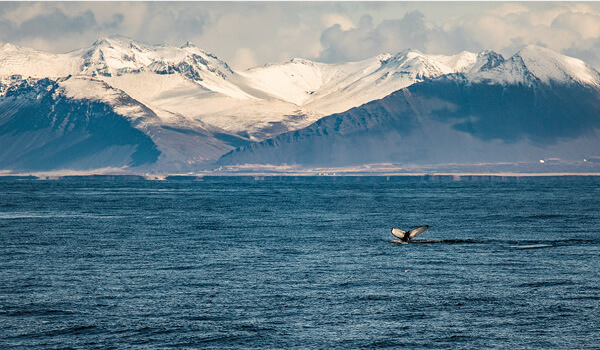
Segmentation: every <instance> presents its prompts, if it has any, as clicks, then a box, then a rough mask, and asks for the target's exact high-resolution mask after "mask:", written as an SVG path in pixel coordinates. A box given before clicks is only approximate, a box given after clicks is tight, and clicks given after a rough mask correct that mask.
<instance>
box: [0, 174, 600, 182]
mask: <svg viewBox="0 0 600 350" xmlns="http://www.w3.org/2000/svg"><path fill="white" fill-rule="evenodd" d="M227 178H232V179H240V180H248V181H273V180H275V181H277V180H302V179H308V178H315V179H318V178H320V179H326V178H340V179H347V180H351V179H355V180H357V181H360V180H361V179H367V178H371V179H376V180H382V181H402V180H408V181H423V182H452V181H498V182H502V181H515V180H521V179H546V180H548V179H562V180H564V179H569V178H574V179H582V178H588V179H590V180H595V181H600V173H498V174H481V173H461V174H452V173H390V174H380V173H351V174H348V173H342V174H325V173H323V174H311V173H299V174H278V173H211V174H161V175H136V174H78V175H40V174H10V175H9V174H5V175H0V181H26V180H55V181H58V180H60V181H70V180H71V181H72V180H75V181H77V180H92V181H210V180H220V179H227Z"/></svg>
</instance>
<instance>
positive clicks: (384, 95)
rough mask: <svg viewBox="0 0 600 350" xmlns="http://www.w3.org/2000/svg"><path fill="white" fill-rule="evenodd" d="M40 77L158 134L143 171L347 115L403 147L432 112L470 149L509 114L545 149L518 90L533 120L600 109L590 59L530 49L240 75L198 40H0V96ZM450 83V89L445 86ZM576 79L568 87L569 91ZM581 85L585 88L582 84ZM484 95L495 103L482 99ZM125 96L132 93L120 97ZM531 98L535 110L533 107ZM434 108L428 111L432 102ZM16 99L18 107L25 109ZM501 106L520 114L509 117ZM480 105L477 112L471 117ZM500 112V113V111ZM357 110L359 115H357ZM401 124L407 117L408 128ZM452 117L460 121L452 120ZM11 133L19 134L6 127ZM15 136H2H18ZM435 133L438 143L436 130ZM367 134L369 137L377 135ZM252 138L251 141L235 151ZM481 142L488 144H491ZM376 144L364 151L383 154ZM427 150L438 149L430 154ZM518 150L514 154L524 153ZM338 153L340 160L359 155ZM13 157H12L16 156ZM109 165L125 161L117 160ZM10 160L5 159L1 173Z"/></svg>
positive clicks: (252, 145) (296, 61)
mask: <svg viewBox="0 0 600 350" xmlns="http://www.w3.org/2000/svg"><path fill="white" fill-rule="evenodd" d="M31 76H33V77H37V79H51V80H53V81H55V82H56V84H57V86H58V88H57V89H55V92H54V94H55V96H54V97H55V101H58V100H60V99H61V98H67V99H70V100H72V101H80V102H78V103H80V104H81V105H82V106H84V105H86V104H88V103H90V102H94V101H95V102H99V103H101V104H103V105H105V106H106V108H109V109H110V110H111V111H114V112H115V113H116V114H117V115H120V116H121V117H122V118H123V120H125V121H126V122H127V123H128V124H129V125H130V126H132V127H133V128H135V129H137V130H139V131H141V132H143V133H144V134H145V135H148V136H149V137H150V140H151V141H152V142H153V143H154V145H155V147H156V149H157V150H158V151H159V152H160V155H159V156H158V157H157V159H156V160H154V161H152V162H148V163H144V165H143V166H142V165H140V163H135V164H137V166H138V167H140V166H142V167H143V168H145V169H148V170H152V169H163V170H168V169H177V170H178V171H179V170H184V169H200V168H206V167H210V166H211V164H213V163H214V162H215V161H217V159H219V158H220V157H221V156H223V154H225V153H227V152H232V153H230V154H229V155H227V156H224V157H223V159H229V160H231V159H232V158H231V157H232V156H231V155H232V154H235V155H236V157H237V156H238V155H239V154H241V153H240V152H247V150H248V149H254V150H256V149H258V148H260V147H262V146H261V145H264V144H266V143H271V144H276V143H279V144H281V139H282V138H284V137H287V136H286V135H288V134H286V133H292V134H294V133H296V132H298V133H299V134H310V133H311V132H316V131H315V130H320V132H323V131H325V132H329V133H331V132H332V131H333V133H334V134H335V133H337V134H339V135H341V136H344V135H347V134H344V133H341V132H340V130H339V129H338V130H333V129H330V128H329V129H318V128H317V129H315V128H314V125H315V123H325V121H323V118H325V120H335V118H339V116H340V115H344V114H345V115H346V117H344V118H342V119H340V120H341V124H340V125H347V129H346V131H348V133H350V134H352V132H351V130H355V131H356V130H358V129H356V127H357V125H358V126H361V125H362V126H361V127H363V129H362V130H363V131H361V132H363V133H370V132H373V130H371V129H370V128H369V127H375V128H384V129H385V128H391V129H394V130H395V131H396V132H397V135H395V136H390V135H388V136H385V137H388V138H390V137H391V139H390V140H393V142H392V141H391V142H392V144H395V143H396V142H397V141H398V140H400V139H402V137H404V136H405V135H404V136H403V134H402V132H400V131H401V130H405V131H406V130H408V129H406V128H407V127H409V126H410V125H411V123H415V121H416V122H419V118H424V117H423V116H427V117H431V115H432V113H433V114H435V118H434V119H436V122H437V123H440V122H442V124H444V123H445V124H447V125H445V126H444V127H443V128H442V127H441V126H440V125H437V124H435V125H434V124H431V125H430V127H432V128H434V129H436V128H437V129H436V130H437V131H436V132H440V133H446V134H447V135H450V134H452V135H454V137H457V138H461V137H462V136H464V134H469V135H470V136H469V137H472V138H473V137H474V140H475V141H474V140H470V141H469V140H466V139H465V140H463V141H461V142H463V143H464V145H467V144H472V145H475V144H476V143H477V142H479V141H477V140H483V139H486V140H500V142H510V140H509V138H508V137H507V135H508V134H502V135H501V136H502V137H497V136H498V135H497V134H498V132H505V131H506V130H505V129H506V128H505V127H503V123H505V122H504V119H503V118H508V120H511V122H512V123H516V124H518V125H521V127H523V128H529V129H526V132H525V133H523V132H522V131H519V132H514V134H515V135H527V137H529V141H528V142H535V140H534V139H535V137H538V138H539V139H540V140H541V141H540V144H548V142H546V141H548V140H549V139H548V140H547V139H544V137H549V135H550V136H551V138H554V137H555V136H554V134H552V133H550V134H549V133H546V134H544V133H543V132H537V133H536V132H534V131H532V130H533V129H532V128H533V126H531V125H528V124H526V123H522V122H520V121H519V119H518V118H516V117H515V115H516V114H518V113H517V112H518V111H517V108H513V107H511V105H510V104H509V103H508V101H507V100H502V98H503V97H502V95H501V94H500V92H502V91H504V93H506V92H508V96H511V98H518V99H520V100H519V101H520V102H519V103H520V104H518V106H519V108H525V109H524V110H522V111H521V112H522V113H525V114H526V115H533V116H536V118H537V115H538V114H539V113H537V112H535V110H536V108H538V109H539V106H538V107H535V103H536V102H535V101H536V99H537V101H538V102H537V103H546V104H548V105H552V106H554V108H555V109H557V110H561V111H563V112H564V113H570V112H573V111H575V112H576V113H575V117H574V118H573V120H576V121H577V123H580V124H581V125H584V124H585V123H583V121H584V119H585V118H583V117H581V116H580V114H581V113H583V111H594V113H595V106H594V104H595V103H596V102H595V101H596V100H595V99H596V97H597V96H596V95H597V90H598V86H600V84H599V82H600V77H599V74H598V72H597V71H596V70H595V69H593V68H592V67H590V66H589V65H587V64H585V63H584V62H583V61H581V60H578V59H575V58H571V57H568V56H564V55H561V54H558V53H556V52H553V51H551V50H548V49H545V48H541V47H537V46H527V47H525V48H523V49H522V50H520V51H519V52H517V53H515V54H514V55H513V56H511V57H510V58H508V59H505V58H504V57H503V56H502V55H500V54H498V53H495V52H493V51H489V50H486V51H482V52H480V53H471V52H467V51H463V52H461V53H458V54H456V55H450V56H445V55H429V54H424V53H422V52H420V51H418V50H414V49H406V50H402V51H401V52H399V53H396V54H379V55H376V56H374V57H372V58H369V59H366V60H363V61H358V62H348V63H339V64H326V63H319V62H313V61H310V60H307V59H302V58H293V59H291V60H288V61H286V62H283V63H273V64H267V65H264V66H261V67H254V68H251V69H249V70H245V71H236V70H234V69H231V68H230V67H229V65H228V64H227V63H226V62H224V61H221V60H220V59H218V58H217V57H216V56H215V55H213V54H211V53H208V52H206V51H204V50H201V49H199V48H198V47H196V46H194V45H193V44H191V43H189V42H187V43H186V44H184V45H183V46H181V47H174V46H169V45H154V44H146V43H141V42H137V41H135V40H132V39H129V38H126V37H121V36H117V37H108V38H101V39H98V40H97V41H96V42H95V43H93V44H92V45H91V46H90V47H88V48H84V49H80V50H75V51H72V52H69V53H66V54H49V53H44V52H42V51H38V50H34V49H27V48H20V47H17V46H14V45H11V44H3V45H2V46H1V47H0V99H3V98H5V97H4V96H3V94H4V93H5V92H6V91H7V90H8V89H9V88H10V87H11V86H13V85H15V84H18V82H19V81H23V80H26V79H32V78H28V77H31ZM442 86H444V87H446V88H447V89H448V91H446V92H445V91H443V89H442V88H441V87H442ZM470 86H471V87H470ZM472 86H475V87H472ZM519 86H525V87H526V88H520V87H519ZM565 86H567V87H568V88H564V89H563V87H565ZM573 86H577V87H578V88H577V89H572V87H573ZM531 89H533V90H531ZM425 90H427V91H425ZM559 91H560V93H559ZM484 92H485V93H487V94H490V96H495V97H494V98H496V99H495V100H494V99H491V98H490V97H489V96H488V97H486V96H485V95H482V94H484ZM115 94H116V95H115ZM519 94H521V95H519ZM561 94H562V95H561ZM117 95H118V96H122V97H123V96H125V97H126V98H125V97H123V98H115V96H117ZM392 95H393V96H396V97H398V96H400V95H402V96H403V97H402V98H396V97H395V98H394V99H393V101H391V100H390V99H389V98H388V97H389V96H392ZM411 95H415V96H416V97H411ZM477 95H481V96H478V97H477V98H478V99H480V100H481V101H486V103H487V104H488V106H487V107H485V108H487V109H488V110H489V111H488V112H486V113H487V114H486V113H483V112H482V110H483V108H484V106H482V105H480V104H478V103H477V98H475V97H473V96H477ZM563 95H564V96H569V98H571V99H572V100H573V101H576V102H577V101H579V100H582V99H587V100H589V101H588V102H586V103H578V102H577V103H575V104H572V106H571V107H568V106H567V104H568V103H569V101H567V100H566V99H565V98H563V97H564V96H563ZM27 96H29V95H24V97H23V98H24V100H23V103H24V104H27V103H34V102H35V101H34V99H35V97H33V96H29V97H27ZM465 96H471V97H468V98H466V97H465ZM549 97H552V98H553V99H554V100H556V101H559V102H560V103H558V102H555V101H553V100H552V99H550V98H549ZM428 98H429V99H430V98H433V102H432V103H430V102H427V99H428ZM465 98H466V99H465ZM527 99H529V100H527ZM384 100H385V101H387V102H385V101H384ZM525 100H527V103H525V102H524V101H525ZM530 100H531V101H533V105H529V104H528V103H529V102H531V101H530ZM587 100H586V101H587ZM28 101H29V102H28ZM45 101H49V100H45ZM123 101H127V102H123ZM378 101H379V102H378ZM372 102H376V103H375V105H378V107H377V108H374V109H372V107H369V106H373V105H369V104H370V103H372ZM48 103H50V104H52V103H54V102H48ZM390 103H391V104H394V103H396V104H398V106H391V105H390ZM386 104H388V106H387V107H386ZM365 105H369V106H367V107H364V106H365ZM426 105H429V106H428V107H424V106H426ZM584 105H585V106H584ZM8 106H9V105H5V109H6V110H0V126H1V125H3V123H4V122H3V120H4V121H6V120H9V119H10V118H12V116H13V115H14V113H15V111H13V110H9V109H8V108H9V107H8ZM10 106H11V107H10V108H13V109H14V108H19V107H18V106H16V105H15V104H11V105H10ZM382 106H383V107H382ZM415 106H417V107H415ZM432 106H433V107H432ZM440 106H441V107H440ZM494 106H495V107H494ZM498 106H503V108H505V109H506V110H507V111H509V112H502V111H501V110H500V109H499V107H498ZM434 107H435V108H438V109H437V110H436V109H435V108H434ZM442 107H443V108H442ZM356 108H358V109H361V108H362V109H361V110H362V111H367V117H365V116H360V118H359V117H357V114H356V113H355V111H352V110H353V109H356ZM398 108H400V109H398ZM453 109H454V111H453ZM350 111H352V112H350ZM407 111H411V112H410V113H412V114H410V113H409V114H410V115H411V116H412V117H411V118H412V119H411V118H408V119H402V118H400V119H398V118H399V117H398V113H407ZM456 111H460V112H456ZM474 111H475V112H476V113H475V114H476V115H462V114H461V113H463V114H464V113H467V114H468V113H471V114H472V113H474ZM492 112H493V113H495V114H493V115H492V114H491V113H492ZM477 113H479V114H481V113H483V114H485V115H486V116H485V117H482V116H483V114H481V115H479V114H477ZM503 113H504V114H503ZM536 113H537V114H536ZM548 113H549V115H550V116H552V118H550V119H549V121H548V122H547V123H549V124H548V126H544V125H542V126H541V127H538V129H539V130H545V129H548V130H549V131H548V132H550V131H552V132H554V129H552V128H557V125H558V126H560V125H561V123H562V121H561V119H560V118H559V116H558V115H556V113H554V112H553V111H548ZM578 113H579V114H578ZM349 115H350V116H351V115H354V117H352V118H354V119H352V118H351V117H348V116H349ZM328 116H333V117H328ZM413 117H414V118H413ZM20 118H25V116H24V115H21V116H20ZM348 118H350V119H348ZM486 118H487V119H486ZM588 119H593V118H588ZM74 120H76V121H78V122H80V120H83V119H80V118H78V117H77V118H75V119H74ZM349 120H351V121H352V122H349ZM399 120H400V121H402V120H403V122H404V123H406V124H402V123H399V122H398V121H399ZM449 120H453V121H452V123H450V122H448V121H449ZM491 122H494V123H500V124H499V126H500V127H497V128H496V129H497V130H496V131H494V130H495V129H494V128H490V127H488V126H486V125H485V123H491ZM538 122H540V121H538ZM353 123H355V124H356V125H352V124H353ZM386 123H387V124H386ZM519 123H520V124H519ZM516 124H515V125H516ZM119 125H121V124H119ZM319 125H321V124H319ZM578 125H579V124H578ZM595 125H596V124H595V123H590V126H589V127H591V128H592V129H593V128H595V127H596V126H595ZM365 126H366V128H364V127H365ZM448 127H449V129H448ZM530 129H531V130H530ZM550 129H552V130H550ZM310 130H312V131H310ZM565 130H566V131H567V133H566V134H569V132H572V133H573V135H579V134H580V133H582V132H583V131H582V130H584V129H582V128H579V129H577V128H566V129H565ZM594 130H595V129H594ZM5 132H6V133H8V134H10V132H9V131H7V130H5ZM494 132H495V133H496V134H494ZM454 133H458V134H454ZM8 134H5V135H4V136H2V135H0V137H4V139H5V142H10V141H9V140H10V139H11V138H10V135H8ZM373 134H374V135H375V134H376V133H375V132H373ZM551 134H552V135H551ZM7 135H8V136H7ZM278 135H282V136H278ZM461 135H462V136H461ZM532 135H533V136H535V135H537V136H535V137H533V136H532ZM569 135H570V136H569V137H571V136H572V135H571V134H569ZM82 137H83V136H82ZM344 137H345V136H344ZM382 137H383V136H382ZM385 137H383V138H384V139H385ZM428 137H430V138H435V137H434V136H433V134H431V135H429V136H428ZM336 140H337V141H336V142H342V141H340V140H338V139H336ZM362 140H363V141H365V142H367V138H365V139H362ZM261 142H263V143H261ZM343 142H348V140H345V141H343ZM343 142H342V143H343ZM373 142H374V141H373V140H370V141H368V142H367V143H370V144H375V143H373ZM415 142H416V140H415ZM494 142H496V141H494ZM519 142H520V141H519ZM140 145H141V144H140ZM244 145H246V146H247V147H246V148H242V149H240V150H237V151H234V149H235V148H236V147H238V146H244ZM138 146H139V145H138ZM592 146H593V145H592ZM136 147H137V146H136ZM477 147H479V148H481V149H484V148H485V147H484V145H478V146H477ZM594 147H595V146H594ZM376 148H377V147H374V146H373V147H371V148H369V147H365V149H372V150H374V151H376V152H380V151H381V150H376ZM413 148H414V147H413ZM244 150H246V151H244ZM421 151H424V150H423V149H421ZM425 151H427V152H429V153H431V150H425ZM413 152H414V154H415V155H417V154H418V152H419V150H417V149H413ZM427 152H426V153H427ZM510 152H513V153H514V150H513V151H510ZM125 153H127V152H125ZM125 153H123V154H121V155H119V156H118V157H117V158H119V159H122V161H121V164H122V166H124V167H125V168H127V167H128V166H130V165H131V164H134V163H131V159H130V160H129V161H126V159H128V157H130V155H131V154H133V153H128V154H129V156H127V155H126V154H125ZM280 153H281V154H282V155H283V154H284V152H280ZM334 153H335V152H334ZM361 153H365V150H360V149H358V150H356V154H361ZM367 153H368V152H367ZM367 153H365V154H366V155H365V157H363V158H364V159H363V158H360V157H357V159H362V160H361V161H363V162H364V161H368V156H367ZM381 153H382V154H384V153H386V152H381ZM396 153H397V152H396ZM405 153H406V152H405ZM337 154H338V158H339V159H345V158H344V157H346V158H347V157H350V156H352V154H346V155H343V156H342V155H341V154H340V153H339V152H338V153H337ZM405 156H406V155H405ZM7 157H8V158H10V157H9V156H6V155H5V158H6V159H8V158H7ZM422 157H425V158H426V156H424V155H422ZM379 158H381V159H380V160H383V161H386V160H387V158H385V157H379ZM442 158H443V157H442ZM223 159H222V160H221V161H220V162H221V163H223V162H224V160H223ZM237 159H242V158H237ZM339 159H338V160H339ZM263 160H264V159H263ZM264 161H266V160H264ZM437 161H440V159H438V160H437ZM4 164H8V163H4ZM304 164H310V162H304ZM110 165H111V166H115V164H113V163H111V164H110ZM5 166H6V165H3V163H2V162H0V168H2V167H5Z"/></svg>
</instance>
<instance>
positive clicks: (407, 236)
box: [392, 225, 429, 242]
mask: <svg viewBox="0 0 600 350" xmlns="http://www.w3.org/2000/svg"><path fill="white" fill-rule="evenodd" d="M428 228H429V225H425V226H421V227H417V228H415V229H412V230H410V231H404V230H401V229H399V228H392V235H394V236H396V237H398V238H400V239H401V240H402V241H404V242H408V241H410V240H411V239H413V238H415V237H417V236H418V235H420V234H421V233H423V232H425V231H427V229H428Z"/></svg>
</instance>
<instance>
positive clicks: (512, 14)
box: [0, 2, 600, 68]
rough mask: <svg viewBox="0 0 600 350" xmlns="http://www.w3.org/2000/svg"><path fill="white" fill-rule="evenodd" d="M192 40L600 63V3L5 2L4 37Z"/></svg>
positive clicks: (242, 54) (213, 48)
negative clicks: (560, 56) (535, 55)
mask: <svg viewBox="0 0 600 350" xmlns="http://www.w3.org/2000/svg"><path fill="white" fill-rule="evenodd" d="M115 34H120V35H125V36H130V37H132V38H134V39H136V40H142V41H147V42H151V43H166V44H171V45H182V44H183V43H185V42H186V41H192V42H194V43H195V44H196V45H198V46H200V47H202V48H204V49H206V50H208V51H210V52H212V53H214V54H215V55H217V56H218V57H219V58H221V59H224V60H225V61H228V62H231V64H232V65H233V66H238V65H239V66H240V67H246V66H247V65H249V64H252V62H254V63H256V64H259V65H260V64H265V63H268V62H274V61H284V60H288V59H290V58H293V57H304V58H309V59H320V60H323V61H328V62H336V61H342V60H357V59H362V58H367V57H372V56H375V55H377V54H379V53H381V52H398V51H400V50H402V49H405V48H409V47H410V48H416V49H419V50H422V51H424V52H429V53H445V54H452V53H458V52H460V51H463V50H469V51H479V50H483V49H492V50H496V51H499V52H501V53H502V54H504V55H510V54H513V53H514V52H515V51H516V50H518V49H519V48H521V47H522V46H524V45H527V44H530V43H533V44H538V45H543V46H547V47H549V48H551V49H553V50H557V51H561V52H563V53H567V54H571V55H575V56H576V57H579V58H581V59H584V60H586V61H588V62H590V63H591V64H593V65H594V66H596V67H599V68H600V49H598V43H600V3H594V2H586V3H573V2H525V3H512V2H511V3H496V2H490V3H450V2H449V3H435V4H433V3H427V2H425V3H413V2H383V3H379V2H377V3H373V2H306V3H304V2H300V3H298V2H257V3H254V2H249V3H245V2H224V3H218V2H200V3H197V2H176V3H168V2H108V3H98V2H0V41H3V42H11V43H14V44H17V45H24V46H32V47H34V48H38V49H43V50H49V51H53V52H65V51H69V50H73V49H77V48H81V47H84V46H87V45H90V44H91V43H93V42H94V41H95V40H96V39H97V38H99V37H102V36H108V35H115Z"/></svg>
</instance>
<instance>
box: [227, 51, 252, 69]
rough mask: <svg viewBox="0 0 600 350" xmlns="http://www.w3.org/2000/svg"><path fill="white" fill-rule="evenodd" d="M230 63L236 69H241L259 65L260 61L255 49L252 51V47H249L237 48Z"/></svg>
mask: <svg viewBox="0 0 600 350" xmlns="http://www.w3.org/2000/svg"><path fill="white" fill-rule="evenodd" d="M230 65H231V67H233V68H234V69H239V70H245V69H248V68H252V67H256V66H257V65H258V62H257V61H256V54H255V53H254V51H252V49H249V48H247V47H242V48H240V49H237V50H236V51H235V56H234V57H233V60H232V61H231V64H230Z"/></svg>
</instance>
